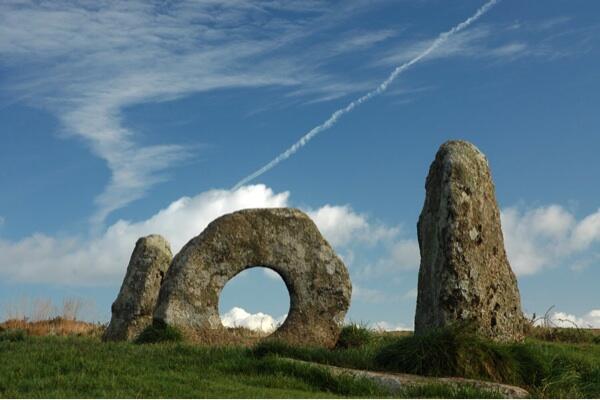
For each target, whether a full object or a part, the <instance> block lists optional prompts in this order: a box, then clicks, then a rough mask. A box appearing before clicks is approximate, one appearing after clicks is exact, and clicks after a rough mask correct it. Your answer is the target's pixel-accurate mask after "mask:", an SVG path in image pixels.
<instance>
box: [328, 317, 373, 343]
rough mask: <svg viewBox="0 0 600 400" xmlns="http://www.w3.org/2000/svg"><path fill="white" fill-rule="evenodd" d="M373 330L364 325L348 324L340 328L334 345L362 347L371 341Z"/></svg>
mask: <svg viewBox="0 0 600 400" xmlns="http://www.w3.org/2000/svg"><path fill="white" fill-rule="evenodd" d="M373 338H374V334H373V332H372V331H371V330H370V329H368V328H367V327H366V326H364V325H359V324H354V323H353V324H350V325H346V326H344V327H343V328H342V331H341V332H340V336H339V338H338V341H337V343H336V345H335V347H336V348H338V349H351V348H356V347H363V346H365V345H367V344H369V343H371V342H372V340H373Z"/></svg>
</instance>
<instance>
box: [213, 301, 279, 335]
mask: <svg viewBox="0 0 600 400" xmlns="http://www.w3.org/2000/svg"><path fill="white" fill-rule="evenodd" d="M286 318H287V314H286V315H282V316H281V317H279V318H273V317H272V316H270V315H269V314H264V313H262V312H258V313H256V314H250V313H249V312H247V311H246V310H244V309H243V308H240V307H233V308H232V309H231V310H229V311H228V312H227V313H225V314H223V315H221V323H222V324H223V326H225V327H227V328H246V329H250V330H252V331H260V332H264V333H271V332H274V331H275V330H276V329H277V328H279V326H280V325H281V324H282V323H283V322H284V321H285V319H286Z"/></svg>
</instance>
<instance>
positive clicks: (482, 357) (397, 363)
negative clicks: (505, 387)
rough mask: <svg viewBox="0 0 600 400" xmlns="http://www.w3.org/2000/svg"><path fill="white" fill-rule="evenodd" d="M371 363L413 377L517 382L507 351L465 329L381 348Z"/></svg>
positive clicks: (513, 362) (527, 357)
mask: <svg viewBox="0 0 600 400" xmlns="http://www.w3.org/2000/svg"><path fill="white" fill-rule="evenodd" d="M522 356H523V357H524V358H525V360H523V361H525V362H527V363H533V362H535V360H534V359H533V358H532V357H530V355H529V354H526V353H524V354H522ZM375 362H376V364H377V365H378V366H380V367H381V368H382V369H386V370H391V371H401V372H406V373H410V374H417V375H428V376H462V377H466V378H475V379H488V380H494V381H497V382H515V381H518V377H517V375H518V372H517V370H518V364H519V363H518V362H517V360H516V359H515V357H514V355H513V353H512V352H511V351H510V349H508V348H506V347H503V346H499V345H497V344H495V343H493V342H491V341H487V340H484V339H482V338H480V337H478V336H477V335H476V334H475V332H474V331H473V330H471V329H470V328H469V327H453V328H448V329H440V330H434V331H431V332H430V333H429V334H427V335H423V336H410V337H406V338H402V339H399V340H397V341H395V342H394V343H391V344H389V345H387V346H384V347H382V348H381V349H380V350H379V352H378V353H377V355H376V356H375Z"/></svg>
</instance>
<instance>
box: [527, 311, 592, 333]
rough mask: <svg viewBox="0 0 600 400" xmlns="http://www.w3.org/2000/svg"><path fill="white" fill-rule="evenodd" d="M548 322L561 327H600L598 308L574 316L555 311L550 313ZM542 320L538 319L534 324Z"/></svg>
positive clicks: (541, 323) (541, 322) (540, 322)
mask: <svg viewBox="0 0 600 400" xmlns="http://www.w3.org/2000/svg"><path fill="white" fill-rule="evenodd" d="M549 318H550V324H551V325H552V326H557V327H561V328H595V329H600V309H593V310H591V311H590V312H588V313H586V314H584V315H582V316H579V317H578V316H576V315H574V314H568V313H565V312H562V311H556V312H553V313H552V314H550V316H549ZM543 324H544V321H543V320H540V319H538V320H537V321H536V325H543Z"/></svg>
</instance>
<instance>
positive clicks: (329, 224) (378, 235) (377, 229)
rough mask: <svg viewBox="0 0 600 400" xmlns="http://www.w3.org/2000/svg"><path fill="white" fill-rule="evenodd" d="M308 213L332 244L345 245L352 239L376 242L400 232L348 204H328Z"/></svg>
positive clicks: (368, 242)
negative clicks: (374, 220)
mask: <svg viewBox="0 0 600 400" xmlns="http://www.w3.org/2000/svg"><path fill="white" fill-rule="evenodd" d="M308 215H309V216H310V217H311V218H312V220H313V221H315V224H316V225H317V226H318V227H319V230H320V231H321V233H323V236H325V237H326V238H327V240H328V241H329V242H330V243H331V245H332V246H345V245H348V244H349V243H350V242H351V241H361V242H364V243H367V244H374V243H376V242H379V241H381V240H386V239H389V238H391V237H393V236H394V235H396V234H397V233H398V228H389V227H386V226H384V225H382V224H373V223H371V222H369V221H368V218H367V217H366V216H365V215H361V214H357V213H355V212H354V211H352V209H351V208H350V206H347V205H345V206H332V205H329V204H327V205H325V206H323V207H321V208H319V209H318V210H312V211H311V210H309V211H308Z"/></svg>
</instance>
